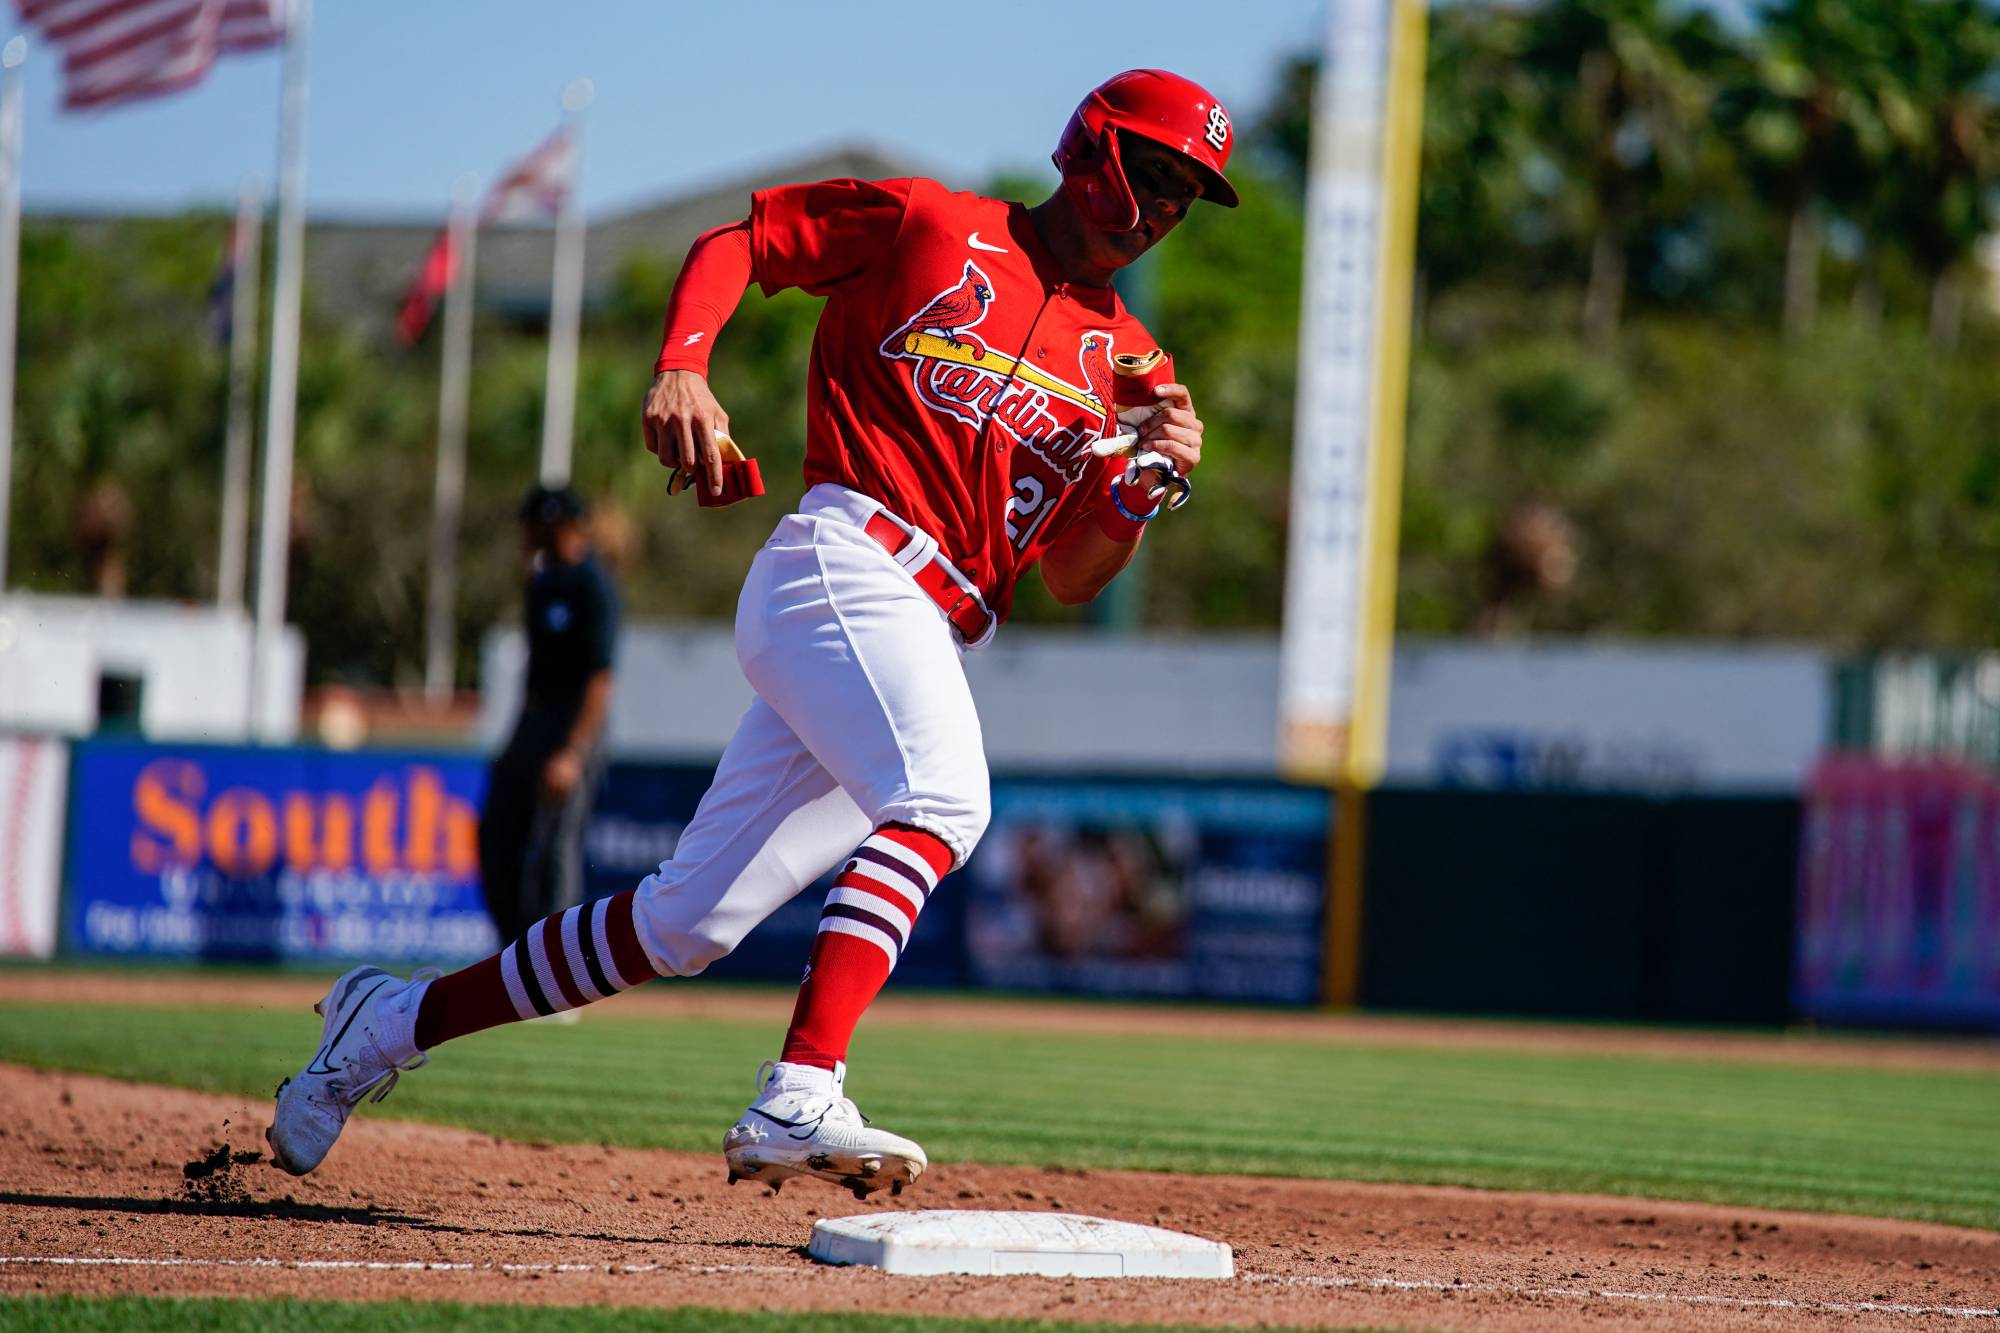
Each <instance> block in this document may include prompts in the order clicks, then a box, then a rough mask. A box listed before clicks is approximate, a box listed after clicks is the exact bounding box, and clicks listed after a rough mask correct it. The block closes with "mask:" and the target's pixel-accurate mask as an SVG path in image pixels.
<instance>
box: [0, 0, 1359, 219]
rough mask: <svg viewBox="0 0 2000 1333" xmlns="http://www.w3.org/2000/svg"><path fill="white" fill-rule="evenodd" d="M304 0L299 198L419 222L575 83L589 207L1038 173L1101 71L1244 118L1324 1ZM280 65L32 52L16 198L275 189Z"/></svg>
mask: <svg viewBox="0 0 2000 1333" xmlns="http://www.w3.org/2000/svg"><path fill="white" fill-rule="evenodd" d="M11 8H12V7H11V6H9V9H10V10H11ZM314 9H315V12H314V15H313V24H312V46H311V61H312V70H311V99H312V100H311V112H310V116H309V122H308V140H307V174H306V188H307V196H308V199H309V203H310V208H311V211H312V212H314V213H316V214H320V215H334V214H339V215H397V216H410V217H419V216H426V215H431V214H435V213H438V212H440V211H442V209H443V208H444V205H445V202H446V200H447V197H448V195H449V193H450V189H451V184H452V182H453V181H454V180H455V179H456V178H457V177H458V176H460V175H461V174H463V173H465V172H473V173H476V174H477V175H479V177H480V178H481V179H482V180H490V179H492V177H493V175H494V174H495V173H496V172H498V171H499V170H500V169H501V168H502V166H503V165H504V164H505V163H506V162H507V161H509V160H510V159H511V158H513V157H514V156H516V155H518V154H519V153H521V152H524V151H525V150H527V149H528V148H529V147H531V146H532V145H533V144H534V143H536V142H537V141H538V140H539V139H540V138H541V137H542V136H543V135H545V134H546V133H548V132H549V130H551V129H552V128H553V127H554V125H555V124H556V121H557V119H558V116H559V110H558V100H559V97H560V94H561V91H562V88H563V86H564V84H565V83H567V82H568V81H569V80H570V79H572V78H576V77H578V76H588V77H589V78H591V79H592V80H593V82H594V83H595V85H596V90H597V99H596V103H595V105H594V106H593V107H592V109H591V114H590V122H589V136H590V137H589V155H588V161H587V164H586V167H585V182H584V197H585V201H586V203H587V205H588V206H589V208H590V209H591V210H592V211H593V212H606V211H613V210H616V209H617V208H619V207H622V206H624V205H627V204H632V203H636V202H640V201H643V200H648V199H651V198H654V197H656V196H660V195H665V194H671V193H674V192H676V191H678V190H680V189H683V188H686V187H689V186H698V185H701V184H704V183H708V182H712V181H716V180H720V179H727V178H729V177H731V176H733V175H735V174H737V173H739V172H742V171H745V170H747V169H749V168H751V167H754V166H757V165H759V164H764V163H773V162H778V161H783V160H786V159H789V158H793V157H796V156H800V155H803V154H806V153H809V152H811V151H812V150H814V149H816V148H820V147H826V146H831V145H834V144H845V143H855V142H861V143H870V144H874V145H876V146H878V147H881V148H885V149H889V150H892V151H894V152H896V153H897V154H899V155H902V156H905V157H908V158H910V159H912V160H913V161H914V162H915V163H916V164H917V165H918V166H919V167H920V168H921V169H924V170H927V171H929V172H930V173H931V174H934V175H938V176H940V177H943V178H945V179H947V180H951V181H953V182H954V183H960V184H976V183H979V182H981V181H983V180H984V179H985V178H986V177H987V176H989V175H990V174H991V173H992V172H994V171H996V170H999V169H1002V168H1027V169H1036V168H1040V169H1044V170H1048V172H1049V175H1050V178H1051V180H1053V174H1054V173H1053V170H1052V169H1049V168H1048V153H1049V150H1050V148H1052V147H1053V146H1054V140H1055V136H1056V134H1057V133H1058V132H1059V131H1060V129H1061V128H1062V124H1063V121H1064V120H1065V119H1066V118H1067V116H1068V115H1069V112H1070V110H1071V109H1072V108H1073V107H1074V106H1075V104H1076V102H1077V99H1078V98H1079V97H1080V96H1081V95H1082V93H1083V92H1084V91H1085V90H1086V89H1088V88H1089V87H1091V86H1092V85H1093V84H1095V83H1096V82H1098V81H1099V80H1100V79H1102V78H1104V77H1106V76H1107V75H1109V74H1112V73H1115V72H1116V71H1117V70H1120V69H1125V68H1130V67H1133V66H1145V65H1158V66H1163V67H1166V68H1170V69H1176V70H1178V71H1179V72H1181V73H1184V74H1186V75H1188V76H1189V77H1191V78H1194V79H1197V80H1199V81H1201V82H1203V83H1205V84H1207V85H1208V86H1209V87H1210V88H1211V90H1213V91H1214V92H1215V93H1216V95H1217V96H1219V97H1220V98H1221V99H1222V101H1223V103H1224V104H1225V105H1226V106H1229V107H1230V108H1231V109H1232V110H1233V111H1235V112H1236V113H1237V114H1238V115H1239V116H1241V117H1244V118H1248V117H1249V116H1250V115H1252V114H1254V113H1255V112H1256V111H1257V110H1258V109H1259V107H1260V106H1261V104H1262V103H1263V101H1264V100H1265V97H1266V96H1267V90H1268V88H1269V87H1270V82H1271V78H1272V75H1273V72H1274V71H1275V70H1276V69H1277V68H1278V66H1279V64H1280V62H1281V61H1282V60H1283V59H1284V57H1285V56H1286V55H1287V54H1289V53H1291V52H1294V51H1298V50H1301V49H1304V48H1306V47H1308V46H1310V45H1312V44H1313V43H1314V42H1315V40H1316V36H1317V33H1318V31H1319V29H1320V27H1321V25H1322V23H1323V22H1324V15H1325V0H1145V2H1144V3H1135V2H1134V0H1086V2H1085V3H1075V2H1074V0H1072V3H1068V4H1060V3H1048V2H1047V0H1019V2H1017V3H1011V4H1003V5H962V4H960V5H950V4H941V5H936V6H917V5H908V4H899V5H891V4H872V3H871V4H854V3H838V2H837V0H820V3H805V2H804V0H738V2H737V3H734V4H717V3H708V4H702V5H689V4H681V3H668V2H667V0H652V2H651V3H647V2H645V0H570V2H569V3H567V4H556V3H550V2H549V0H538V2H535V3H531V2H530V0H414V2H413V0H316V3H315V6H314ZM1079 15H1088V19H1087V20H1080V19H1079V17H1078V16H1079ZM31 40H32V39H31ZM278 64H279V60H278V57H277V55H276V53H275V52H273V53H268V54H267V53H256V54H249V55H237V56H230V57H226V58H224V59H223V60H222V61H221V62H220V63H219V64H218V65H217V66H216V69H215V71H214V72H213V73H212V74H211V75H210V76H209V78H208V80H207V82H205V83H204V84H203V85H202V86H200V87H199V88H196V89H194V90H192V91H190V92H186V93H181V94H177V95H175V96H171V97H167V98H162V99H158V100H155V101H152V102H146V103H137V104H134V105H131V106H127V107H122V108H118V109H115V110H112V111H108V112H100V113H93V114H88V115H78V114H73V113H64V112H61V111H60V110H59V108H58V106H57V101H58V97H59V91H60V89H59V85H60V77H61V73H60V68H59V62H58V60H57V59H56V58H55V53H54V52H53V51H51V50H50V49H49V48H48V47H46V46H44V45H39V44H37V45H33V46H31V48H30V52H29V58H28V64H27V67H26V72H27V76H28V84H27V95H26V103H27V120H26V140H25V152H26V157H25V160H24V163H23V168H22V186H23V193H24V196H25V198H26V201H27V205H28V207H29V209H30V210H49V209H60V208H72V207H87V208H90V209H92V210H99V209H143V210H147V211H154V210H172V209H177V208H181V207H185V206H189V205H220V204H224V203H227V202H233V200H234V199H235V196H236V192H237V189H238V186H239V183H240V182H241V181H242V179H243V178H244V177H245V176H246V175H251V176H256V177H258V178H260V179H261V180H263V181H265V182H269V181H270V180H271V179H272V178H273V177H274V176H275V174H276V166H275V155H276V141H277V126H276V118H277V92H278Z"/></svg>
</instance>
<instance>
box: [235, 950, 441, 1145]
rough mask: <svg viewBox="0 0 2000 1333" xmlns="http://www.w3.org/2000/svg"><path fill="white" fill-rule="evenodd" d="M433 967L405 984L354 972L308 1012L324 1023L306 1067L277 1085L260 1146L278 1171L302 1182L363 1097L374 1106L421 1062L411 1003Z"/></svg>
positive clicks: (375, 970) (365, 970)
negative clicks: (275, 1102)
mask: <svg viewBox="0 0 2000 1333" xmlns="http://www.w3.org/2000/svg"><path fill="white" fill-rule="evenodd" d="M438 975H439V973H438V970H437V969H436V968H425V969H424V970H423V971H421V972H419V973H417V974H416V975H415V976H413V977H411V978H410V979H409V980H408V981H405V980H404V979H403V978H401V977H393V976H390V975H389V974H388V973H387V972H384V971H383V970H382V969H381V968H379V967H357V968H355V969H354V970H353V971H351V972H348V973H347V974H345V975H344V976H342V977H341V978H340V980H338V981H336V982H334V983H333V989H332V990H330V991H328V992H327V993H326V998H325V999H323V1000H321V1001H320V1002H319V1003H318V1004H315V1005H314V1006H313V1012H314V1013H316V1014H319V1015H321V1017H322V1018H323V1019H324V1020H325V1021H324V1022H323V1023H322V1024H321V1026H320V1034H319V1036H320V1046H319V1050H318V1051H317V1052H316V1053H314V1055H313V1058H312V1059H310V1060H308V1061H306V1067H305V1068H304V1069H301V1070H300V1071H299V1072H298V1073H296V1074H294V1075H292V1076H291V1077H290V1078H288V1079H286V1080H285V1081H284V1082H283V1083H280V1084H279V1085H278V1109H277V1113H276V1114H275V1115H273V1116H272V1117H271V1127H270V1128H269V1129H267V1130H265V1131H264V1141H265V1142H266V1143H268V1144H270V1145H271V1160H272V1161H273V1162H274V1163H275V1164H276V1165H277V1166H278V1167H279V1169H280V1170H284V1171H289V1172H291V1173H292V1174H293V1175H295V1176H302V1175H304V1174H306V1172H308V1171H310V1170H312V1169H313V1168H314V1167H316V1166H318V1165H319V1164H320V1162H321V1161H322V1160H324V1159H325V1157H326V1154H327V1152H328V1150H329V1149H331V1148H332V1147H333V1143H334V1140H335V1139H338V1138H339V1137H340V1131H341V1130H342V1129H344V1128H346V1126H347V1117H348V1116H349V1115H351V1114H352V1113H353V1111H354V1108H355V1107H356V1106H358V1105H360V1103H361V1099H362V1098H363V1097H366V1096H367V1095H368V1094H369V1093H370V1092H373V1093H374V1094H375V1096H374V1100H375V1101H378V1102H379V1101H381V1100H382V1099H383V1098H384V1097H387V1096H388V1095H389V1090H390V1089H391V1088H393V1087H395V1086H396V1078H397V1076H398V1074H400V1073H401V1072H402V1071H403V1070H406V1069H415V1068H417V1067H418V1066H420V1065H422V1064H424V1063H425V1062H426V1061H427V1060H429V1058H430V1057H429V1056H427V1055H425V1054H424V1053H423V1052H422V1051H419V1050H418V1049H417V1045H416V1040H415V1033H416V1026H417V1005H418V1002H419V1001H420V1000H421V999H422V998H423V993H424V990H425V988H426V986H427V984H428V983H429V981H430V980H431V978H433V977H435V976H438Z"/></svg>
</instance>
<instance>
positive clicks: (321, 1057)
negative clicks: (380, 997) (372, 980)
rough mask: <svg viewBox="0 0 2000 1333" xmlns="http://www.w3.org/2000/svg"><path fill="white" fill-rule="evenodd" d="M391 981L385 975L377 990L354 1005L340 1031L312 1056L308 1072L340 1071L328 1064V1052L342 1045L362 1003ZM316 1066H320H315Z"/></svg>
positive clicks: (377, 985)
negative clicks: (343, 1038)
mask: <svg viewBox="0 0 2000 1333" xmlns="http://www.w3.org/2000/svg"><path fill="white" fill-rule="evenodd" d="M389 981H390V978H388V977H386V976H385V977H383V978H382V980H381V981H379V982H377V983H376V985H375V990H371V991H369V992H368V994H367V995H364V996H362V997H361V1001H360V1003H358V1004H356V1005H355V1006H354V1012H352V1013H350V1014H349V1015H348V1016H347V1021H346V1022H345V1023H342V1024H341V1025H340V1031H338V1032H336V1033H334V1034H333V1036H332V1038H331V1039H330V1040H328V1042H327V1043H326V1045H324V1046H322V1047H320V1048H319V1054H317V1055H315V1056H314V1057H313V1058H312V1064H309V1065H307V1066H306V1072H307V1073H308V1074H338V1073H339V1072H340V1071H339V1070H338V1069H333V1068H330V1067H328V1066H327V1064H326V1053H327V1052H328V1051H330V1050H332V1049H333V1048H334V1047H336V1046H338V1045H340V1039H341V1038H342V1037H344V1036H346V1035H347V1029H349V1028H351V1027H353V1026H354V1020H355V1019H357V1018H359V1017H361V1008H362V1005H365V1004H367V1003H368V1001H369V999H370V998H372V997H373V996H374V994H375V991H378V990H381V989H382V987H384V986H386V985H388V984H389ZM315 1066H318V1067H317V1068H315Z"/></svg>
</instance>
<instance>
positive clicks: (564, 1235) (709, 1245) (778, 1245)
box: [425, 1222, 799, 1253]
mask: <svg viewBox="0 0 2000 1333" xmlns="http://www.w3.org/2000/svg"><path fill="white" fill-rule="evenodd" d="M425 1229H426V1230H429V1231H457V1232H462V1233H464V1234H465V1235H468V1236H523V1237H528V1238H530V1239H533V1240H601V1241H609V1242H612V1243H614V1244H618V1245H668V1246H678V1247H682V1248H686V1249H691V1250H762V1251H767V1252H772V1253H796V1252H798V1251H799V1247H798V1246H797V1245H787V1244H785V1243H784V1242H782V1241H774V1240H743V1239H737V1240H697V1239H694V1238H691V1237H686V1236H636V1235H631V1234H628V1233H624V1232H617V1231H566V1230H564V1229H562V1228H561V1227H484V1226H479V1225H477V1224H472V1225H466V1224H460V1223H450V1222H431V1223H427V1224H426V1226H425Z"/></svg>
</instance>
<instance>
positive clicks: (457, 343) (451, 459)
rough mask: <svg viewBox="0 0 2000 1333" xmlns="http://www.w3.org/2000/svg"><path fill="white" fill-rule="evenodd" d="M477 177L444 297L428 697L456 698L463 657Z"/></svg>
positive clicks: (459, 196) (454, 234)
mask: <svg viewBox="0 0 2000 1333" xmlns="http://www.w3.org/2000/svg"><path fill="white" fill-rule="evenodd" d="M477 188H478V187H477V182H476V181H475V180H474V178H473V177H471V176H464V177H461V178H460V180H459V182H458V188H457V189H455V190H454V191H453V192H452V204H451V222H450V228H451V240H450V246H451V253H452V255H453V259H454V264H455V267H454V268H453V270H452V275H451V285H450V286H449V287H447V288H446V289H445V294H444V349H443V358H442V359H443V366H442V368H441V370H440V372H439V375H438V454H437V495H436V499H435V501H434V503H433V505H432V508H431V587H430V604H429V606H428V607H427V608H426V614H425V621H424V643H425V655H424V697H425V698H426V699H428V700H429V701H430V702H431V703H433V704H441V703H444V702H445V701H447V700H448V699H450V698H451V686H452V677H453V674H454V668H455V667H456V666H457V662H458V645H457V636H456V635H455V634H454V633H453V630H454V628H455V619H456V611H457V601H458V529H459V522H460V518H461V516H462V514H463V512H464V508H465V409H466V400H467V398H468V397H469V396H470V391H471V386H472V296H473V291H474V286H473V277H472V265H473V249H474V247H475V246H476V245H477V244H478V241H479V226H478V220H477V214H476V213H475V211H474V201H475V199H476V198H477V197H478V196H477Z"/></svg>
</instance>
